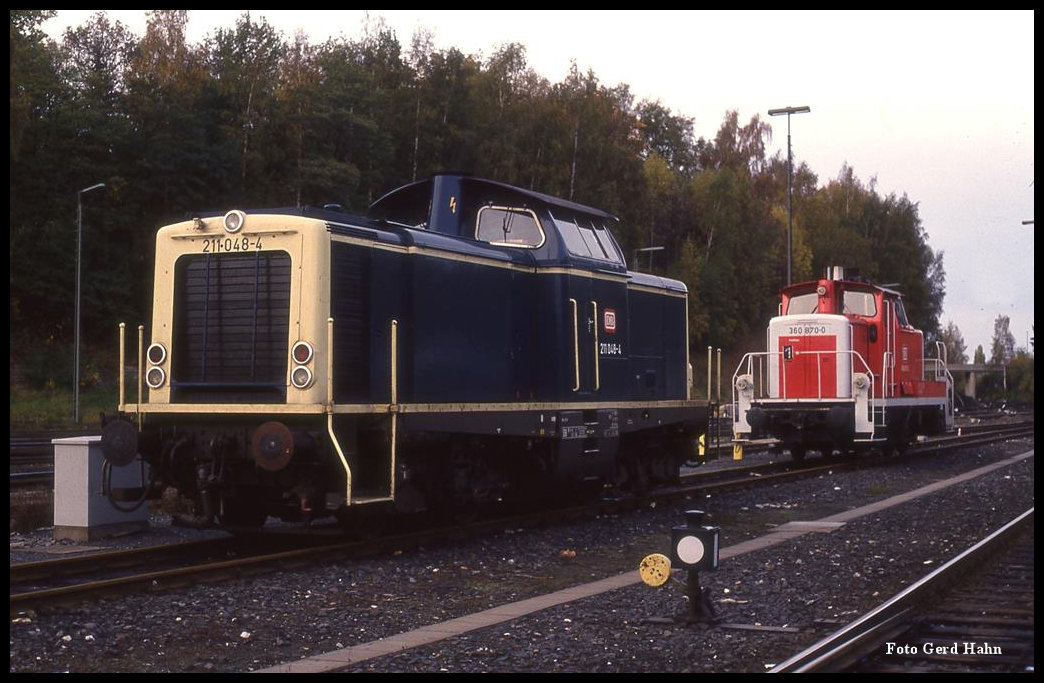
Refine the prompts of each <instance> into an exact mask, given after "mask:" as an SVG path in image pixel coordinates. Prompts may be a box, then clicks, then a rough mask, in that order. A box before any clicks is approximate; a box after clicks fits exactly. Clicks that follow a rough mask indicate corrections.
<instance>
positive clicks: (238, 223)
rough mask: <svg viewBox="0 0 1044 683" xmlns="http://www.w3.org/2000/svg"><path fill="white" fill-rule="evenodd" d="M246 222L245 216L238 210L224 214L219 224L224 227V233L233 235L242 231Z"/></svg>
mask: <svg viewBox="0 0 1044 683" xmlns="http://www.w3.org/2000/svg"><path fill="white" fill-rule="evenodd" d="M245 222H246V214H245V213H243V212H242V211H240V210H239V209H232V210H231V211H229V212H228V213H226V214H225V217H224V218H223V219H222V220H221V224H222V225H224V226H225V232H227V233H232V234H235V233H237V232H239V231H240V230H242V229H243V223H245Z"/></svg>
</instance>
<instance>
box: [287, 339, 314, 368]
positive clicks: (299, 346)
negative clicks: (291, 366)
mask: <svg viewBox="0 0 1044 683" xmlns="http://www.w3.org/2000/svg"><path fill="white" fill-rule="evenodd" d="M290 353H291V355H292V356H293V357H294V362H295V363H297V364H299V365H304V364H305V363H307V362H308V361H310V360H312V354H313V351H312V345H311V344H309V343H308V342H306V341H299V342H297V343H296V344H294V348H293V349H292V350H291V351H290Z"/></svg>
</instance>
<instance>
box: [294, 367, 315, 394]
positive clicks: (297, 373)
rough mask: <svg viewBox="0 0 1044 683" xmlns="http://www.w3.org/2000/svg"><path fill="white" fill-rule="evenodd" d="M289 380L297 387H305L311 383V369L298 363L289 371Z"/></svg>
mask: <svg viewBox="0 0 1044 683" xmlns="http://www.w3.org/2000/svg"><path fill="white" fill-rule="evenodd" d="M290 382H291V383H293V385H294V386H295V387H297V388H298V389H307V388H308V387H309V386H310V385H311V384H312V371H311V370H309V369H308V368H306V367H305V366H303V365H298V366H297V367H296V368H294V371H293V372H292V373H290Z"/></svg>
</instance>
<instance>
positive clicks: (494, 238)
mask: <svg viewBox="0 0 1044 683" xmlns="http://www.w3.org/2000/svg"><path fill="white" fill-rule="evenodd" d="M475 239H478V240H481V241H483V242H489V243H490V244H497V245H501V246H507V247H524V248H527V249H536V248H537V247H540V246H541V245H543V244H544V231H543V230H542V229H541V227H540V221H539V220H538V219H537V217H536V214H535V213H533V212H532V211H530V210H529V209H518V208H512V207H507V206H483V207H482V208H480V209H479V212H478V218H477V219H476V221H475Z"/></svg>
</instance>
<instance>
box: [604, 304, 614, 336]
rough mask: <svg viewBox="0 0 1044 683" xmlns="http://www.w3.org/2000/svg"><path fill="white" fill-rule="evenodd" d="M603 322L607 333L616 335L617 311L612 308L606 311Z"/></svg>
mask: <svg viewBox="0 0 1044 683" xmlns="http://www.w3.org/2000/svg"><path fill="white" fill-rule="evenodd" d="M602 322H603V327H605V331H606V332H608V333H609V334H614V333H615V332H616V311H615V310H613V309H611V308H607V309H605V313H604V315H603V316H602Z"/></svg>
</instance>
